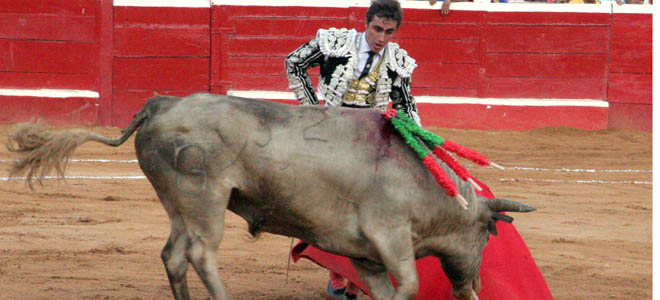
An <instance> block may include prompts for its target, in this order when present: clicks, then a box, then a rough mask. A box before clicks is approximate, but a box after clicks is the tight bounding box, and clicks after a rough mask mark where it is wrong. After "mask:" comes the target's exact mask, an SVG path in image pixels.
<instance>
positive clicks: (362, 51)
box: [353, 32, 386, 78]
mask: <svg viewBox="0 0 660 300" xmlns="http://www.w3.org/2000/svg"><path fill="white" fill-rule="evenodd" d="M385 48H386V47H383V49H380V51H378V53H376V54H374V58H373V61H372V63H371V68H370V69H369V72H371V71H373V70H374V68H376V65H378V60H379V59H380V57H381V56H383V52H385ZM369 51H371V48H369V43H367V33H366V32H364V33H362V34H361V37H360V48H359V49H358V65H357V69H355V71H354V72H353V73H354V74H355V78H358V77H360V74H362V69H364V65H366V64H367V59H369Z"/></svg>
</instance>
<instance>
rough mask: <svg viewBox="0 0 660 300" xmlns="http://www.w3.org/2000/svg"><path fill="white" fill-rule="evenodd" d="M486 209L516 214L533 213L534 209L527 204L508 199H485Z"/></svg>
mask: <svg viewBox="0 0 660 300" xmlns="http://www.w3.org/2000/svg"><path fill="white" fill-rule="evenodd" d="M486 204H487V205H488V208H490V210H492V211H498V212H499V211H516V212H529V211H535V210H536V208H534V207H532V206H529V205H527V204H522V203H520V202H516V201H513V200H509V199H501V198H490V199H486Z"/></svg>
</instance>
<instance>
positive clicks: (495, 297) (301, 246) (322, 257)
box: [291, 179, 553, 300]
mask: <svg viewBox="0 0 660 300" xmlns="http://www.w3.org/2000/svg"><path fill="white" fill-rule="evenodd" d="M475 181H476V182H477V183H479V185H481V186H482V188H483V191H482V192H479V194H480V195H482V196H484V197H488V198H493V197H494V196H493V194H492V193H491V191H490V189H489V188H488V187H487V186H486V185H485V184H483V183H482V182H480V181H478V180H476V179H475ZM497 231H498V233H499V234H498V235H497V236H492V235H491V237H490V240H489V241H488V245H487V246H486V248H485V249H484V252H483V262H482V264H481V273H480V274H481V292H479V295H478V296H479V299H484V300H529V299H534V300H552V299H553V298H552V294H551V293H550V289H548V285H547V284H546V283H545V280H544V279H543V275H541V271H539V268H538V267H537V266H536V263H535V262H534V259H532V255H531V254H530V252H529V249H527V246H526V245H525V242H524V241H523V240H522V238H521V237H520V234H518V231H516V229H515V228H514V227H513V225H512V224H508V223H504V222H497ZM291 256H292V257H293V260H294V261H298V260H299V259H300V258H306V259H309V260H311V261H313V262H315V263H316V264H318V265H320V266H322V267H324V268H327V269H330V270H333V271H335V272H337V273H339V274H341V275H343V276H344V277H346V278H348V279H349V280H350V281H351V282H353V283H354V284H356V285H357V286H359V287H360V288H361V289H362V291H364V292H365V293H366V294H369V290H368V289H367V287H366V285H365V284H364V282H362V280H361V279H360V277H359V276H358V275H357V272H356V271H355V269H353V265H352V264H351V262H350V261H349V260H348V258H346V257H343V256H338V255H335V254H331V253H327V252H324V251H322V250H319V249H317V248H314V247H312V246H310V245H308V244H306V243H304V242H300V243H298V244H297V245H296V246H295V247H294V248H293V251H292V252H291ZM417 272H418V274H419V293H418V294H417V297H416V298H415V299H416V300H445V299H454V297H453V296H452V292H451V284H450V283H449V279H447V276H445V273H444V271H443V270H442V267H441V266H440V262H439V261H438V259H437V258H435V257H425V258H421V259H418V260H417Z"/></svg>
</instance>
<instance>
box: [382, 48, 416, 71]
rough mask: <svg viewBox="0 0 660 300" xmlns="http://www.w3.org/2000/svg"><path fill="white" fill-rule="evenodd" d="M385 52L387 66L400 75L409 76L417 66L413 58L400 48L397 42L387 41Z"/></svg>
mask: <svg viewBox="0 0 660 300" xmlns="http://www.w3.org/2000/svg"><path fill="white" fill-rule="evenodd" d="M387 52H388V53H389V54H388V55H389V57H388V58H389V59H388V62H387V65H388V67H389V68H390V69H391V70H392V71H394V72H396V73H397V74H399V76H401V77H406V78H407V77H410V76H411V75H412V72H413V70H415V68H416V67H417V64H416V63H415V59H414V58H412V57H410V56H408V52H407V51H406V50H404V49H401V47H399V44H397V43H389V44H388V49H387Z"/></svg>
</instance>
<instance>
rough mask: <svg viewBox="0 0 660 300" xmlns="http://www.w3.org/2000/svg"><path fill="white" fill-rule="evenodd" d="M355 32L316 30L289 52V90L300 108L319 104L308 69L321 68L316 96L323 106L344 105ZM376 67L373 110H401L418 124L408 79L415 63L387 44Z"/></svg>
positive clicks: (355, 47)
mask: <svg viewBox="0 0 660 300" xmlns="http://www.w3.org/2000/svg"><path fill="white" fill-rule="evenodd" d="M362 34H364V33H358V32H357V31H355V30H354V29H350V30H349V29H336V28H330V29H327V30H326V29H319V31H318V32H317V34H316V38H315V39H313V40H311V41H310V42H308V43H306V44H304V45H302V46H300V48H298V49H296V50H295V51H293V52H291V54H289V56H288V57H287V58H286V61H285V66H286V71H287V77H288V79H289V88H290V89H292V90H293V91H294V93H295V94H296V98H297V99H298V101H300V104H301V105H310V104H318V103H319V100H318V97H317V95H316V93H314V88H313V87H312V83H311V81H310V79H309V74H308V73H307V69H309V68H311V67H315V66H320V68H321V71H320V77H321V78H320V80H319V84H318V93H319V94H320V95H321V96H322V97H323V99H324V100H325V103H326V105H329V106H337V105H341V104H342V103H344V97H345V95H346V93H347V90H348V87H349V84H350V83H351V82H352V81H353V80H355V79H356V78H355V74H354V73H355V72H354V71H355V69H356V68H357V65H358V49H359V46H360V45H359V43H360V38H361V35H362ZM381 59H382V60H383V61H382V63H381V64H380V66H379V68H380V69H379V70H378V80H377V82H376V91H375V97H374V98H375V100H374V103H373V107H375V108H377V109H381V110H383V111H384V110H386V109H387V104H388V103H389V101H392V105H393V107H394V108H395V109H397V110H403V111H404V112H406V113H407V114H408V115H409V116H410V117H411V118H413V119H414V120H415V121H416V122H417V123H418V124H419V123H420V121H419V115H418V114H417V104H416V103H415V99H414V97H413V96H412V95H410V81H411V79H410V76H411V75H412V72H413V70H414V69H415V67H417V64H415V60H414V59H413V58H411V57H410V56H408V53H407V52H406V50H404V49H401V48H399V45H398V44H396V43H391V42H390V43H388V44H387V46H386V48H385V52H384V53H383V57H382V58H381Z"/></svg>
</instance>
